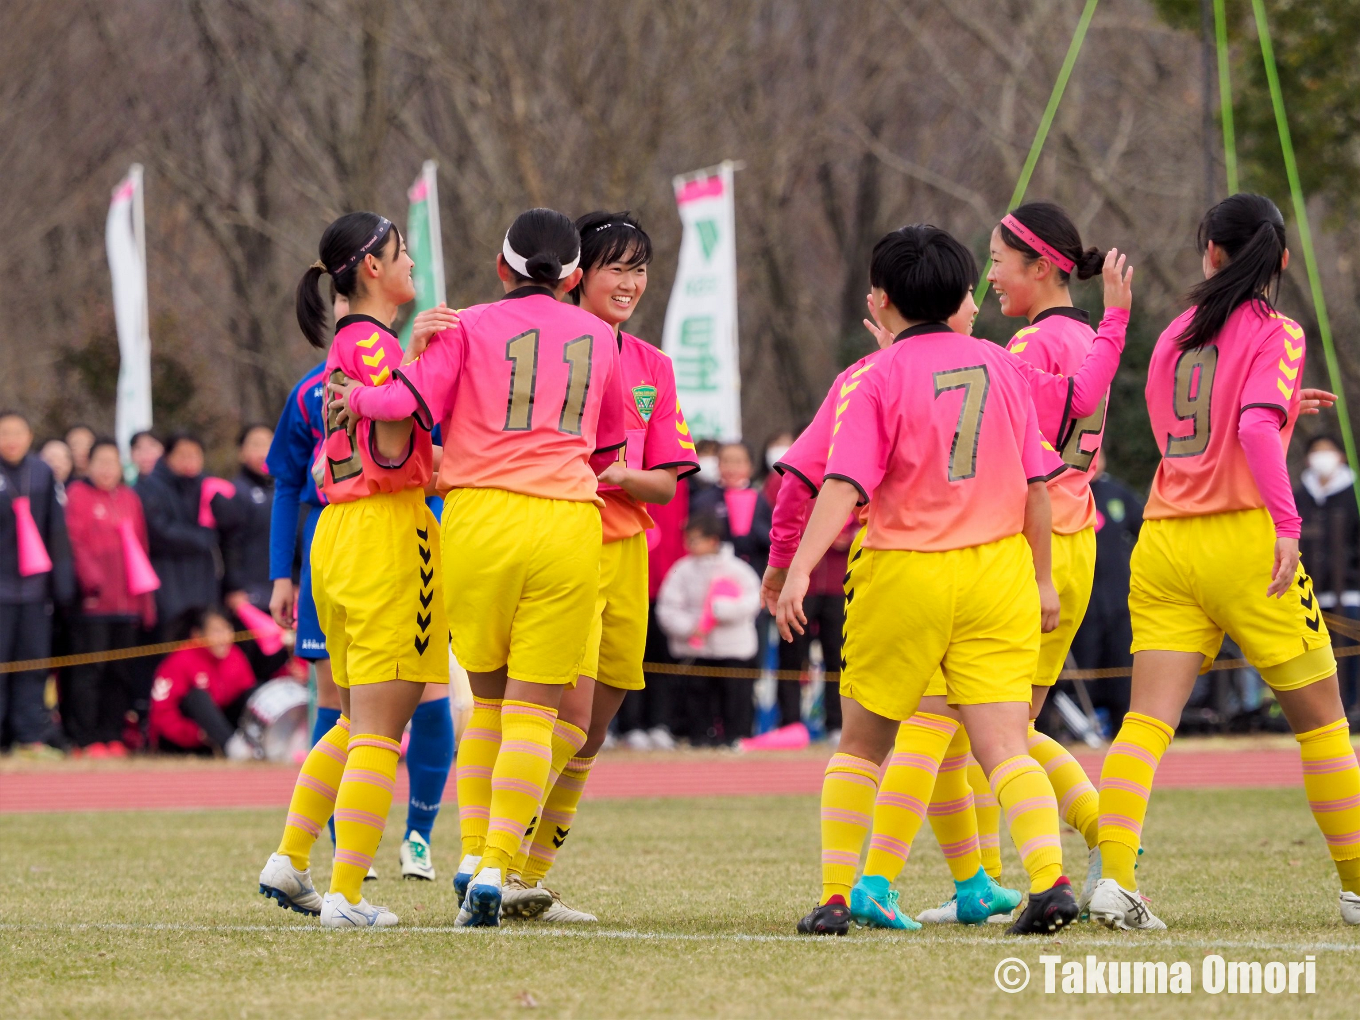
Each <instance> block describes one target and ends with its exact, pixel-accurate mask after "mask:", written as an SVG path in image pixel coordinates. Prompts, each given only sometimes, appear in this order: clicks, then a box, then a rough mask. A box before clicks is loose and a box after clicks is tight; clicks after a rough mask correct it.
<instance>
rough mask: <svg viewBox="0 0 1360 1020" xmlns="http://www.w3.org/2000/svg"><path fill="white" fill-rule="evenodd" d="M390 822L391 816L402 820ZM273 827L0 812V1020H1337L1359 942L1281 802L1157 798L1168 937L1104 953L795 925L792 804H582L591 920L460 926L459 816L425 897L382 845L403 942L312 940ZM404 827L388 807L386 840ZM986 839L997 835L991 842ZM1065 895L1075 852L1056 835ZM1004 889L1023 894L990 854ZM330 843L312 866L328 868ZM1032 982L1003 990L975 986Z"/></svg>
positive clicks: (1311, 838)
mask: <svg viewBox="0 0 1360 1020" xmlns="http://www.w3.org/2000/svg"><path fill="white" fill-rule="evenodd" d="M403 810H404V807H403ZM283 815H284V812H283V811H282V810H281V809H279V810H241V811H218V812H212V813H207V812H202V813H200V812H180V813H170V812H162V813H151V812H146V813H124V814H65V815H9V816H0V1016H3V1017H24V1018H26V1017H85V1016H101V1017H123V1016H127V1017H224V1018H228V1017H229V1018H232V1020H237V1018H248V1017H304V1016H305V1017H351V1016H353V1017H361V1016H362V1017H388V1016H390V1017H403V1018H410V1017H422V1016H525V1015H526V1014H530V1013H533V1014H537V1015H544V1016H606V1017H615V1016H628V1017H633V1016H637V1017H645V1016H734V1017H741V1016H759V1017H794V1016H817V1017H821V1016H835V1017H840V1016H874V1017H878V1016H929V1017H956V1016H957V1017H971V1016H980V1015H986V1016H1017V1017H1019V1016H1035V1015H1043V1016H1078V1015H1086V1014H1088V1013H1090V1012H1091V1011H1092V1010H1094V1009H1099V1008H1109V1007H1117V1008H1118V1009H1119V1010H1120V1015H1127V1016H1132V1017H1143V1016H1195V1017H1218V1016H1232V1017H1238V1016H1240V1017H1254V1016H1262V1015H1268V1016H1275V1015H1278V1016H1290V1017H1292V1016H1310V1017H1333V1016H1334V1017H1353V1016H1355V1015H1356V1014H1357V1012H1358V1011H1360V1007H1357V1002H1358V1001H1360V929H1354V928H1346V927H1345V926H1343V925H1342V924H1341V922H1340V920H1339V916H1338V913H1337V907H1336V890H1337V884H1336V880H1335V875H1334V873H1333V871H1332V868H1331V865H1330V862H1329V861H1328V860H1327V855H1326V852H1325V849H1324V847H1323V844H1322V840H1321V837H1320V836H1319V835H1318V833H1317V830H1316V829H1315V828H1314V826H1313V822H1312V819H1311V817H1310V816H1309V814H1308V812H1307V808H1306V806H1305V803H1304V799H1303V793H1302V791H1301V790H1268V791H1216V792H1184V791H1166V792H1161V793H1159V794H1158V796H1157V797H1156V798H1155V799H1154V801H1153V805H1152V813H1151V816H1150V819H1149V824H1148V827H1147V831H1146V833H1145V835H1146V838H1147V843H1148V845H1149V846H1150V847H1151V848H1152V852H1151V853H1150V854H1149V856H1147V857H1144V858H1143V860H1144V861H1145V864H1144V865H1143V868H1142V870H1141V871H1140V875H1145V876H1146V877H1145V878H1144V879H1143V885H1144V890H1145V891H1146V892H1147V893H1148V894H1149V895H1150V896H1152V897H1153V906H1154V909H1155V910H1156V911H1157V912H1158V913H1159V914H1160V916H1161V917H1162V918H1163V919H1164V920H1166V921H1167V923H1168V924H1169V926H1170V931H1169V932H1166V933H1162V934H1160V935H1156V936H1151V935H1149V936H1136V935H1127V934H1126V935H1122V936H1115V935H1113V934H1111V933H1108V932H1106V931H1104V930H1103V929H1100V928H1096V927H1093V926H1090V925H1081V926H1079V927H1077V928H1075V929H1071V930H1069V931H1067V932H1064V933H1062V934H1061V936H1060V937H1059V938H1058V939H1056V940H1054V939H1015V938H1010V937H1007V936H1005V935H1004V934H1002V932H1003V931H1004V929H1002V928H1000V927H999V926H988V927H986V928H983V929H977V928H952V929H949V930H941V929H938V928H927V929H925V930H923V931H921V932H917V933H910V934H889V933H885V932H855V931H852V933H851V935H850V936H849V937H848V938H844V939H826V938H823V939H812V938H807V937H798V936H795V935H794V934H793V923H794V921H795V920H796V919H797V918H798V917H799V916H800V915H801V914H802V913H804V912H805V911H806V910H807V909H808V908H809V907H810V905H811V904H812V903H813V900H814V897H815V894H816V888H817V887H816V880H817V865H816V861H817V856H818V839H817V828H816V818H817V812H816V802H815V800H814V799H813V798H810V797H768V798H758V797H750V798H737V797H733V798H722V799H711V800H706V801H697V800H694V801H678V800H670V801H662V800H658V801H603V802H590V803H587V804H586V805H585V806H584V808H583V809H582V812H581V815H580V819H579V821H578V825H577V828H576V831H575V832H574V833H573V836H572V842H571V843H570V844H569V845H568V848H567V849H566V850H565V851H564V852H563V855H562V860H561V863H560V865H559V867H558V869H557V870H556V871H555V872H554V874H553V882H554V884H555V885H556V887H557V888H559V889H560V890H561V891H563V892H564V894H565V895H566V898H567V902H569V903H571V904H573V905H577V906H581V907H584V908H587V909H590V910H592V911H594V912H596V913H598V914H599V915H600V917H601V918H603V919H604V920H603V923H601V924H600V925H598V926H590V927H588V928H579V929H574V930H570V931H568V930H561V929H558V930H549V929H545V928H543V927H541V926H538V925H536V924H534V923H533V922H524V923H518V924H513V925H510V924H507V925H506V926H505V927H503V928H502V929H501V930H499V931H493V930H477V931H455V930H454V929H452V928H451V927H450V925H451V924H452V921H453V917H454V914H455V913H456V906H455V903H454V899H453V893H452V890H451V888H450V886H449V884H448V879H449V878H450V877H451V876H452V872H453V870H454V867H455V865H456V859H457V857H456V854H457V848H456V838H455V837H456V830H457V819H456V815H455V812H454V811H452V810H446V811H445V812H444V814H443V815H442V816H441V818H440V823H439V828H438V830H437V831H436V836H435V857H436V863H437V865H438V867H439V869H440V871H441V880H440V881H439V882H438V883H436V884H434V885H429V884H425V883H404V882H402V881H400V880H399V879H396V878H395V877H394V876H395V874H396V871H397V865H396V847H395V845H394V844H393V843H392V842H391V841H390V840H389V842H388V843H387V844H385V845H384V847H383V848H382V849H381V850H380V852H379V862H378V863H379V867H380V870H381V871H382V873H383V876H384V877H383V880H382V881H380V882H378V883H376V885H375V884H374V883H368V884H367V886H366V889H367V891H368V895H369V897H370V898H371V899H373V900H375V901H378V902H385V903H387V904H388V905H390V906H392V907H393V908H394V909H395V910H396V911H397V912H398V914H400V916H401V918H402V926H401V927H399V928H396V929H392V930H389V931H385V932H323V931H322V930H320V929H319V928H318V927H317V926H316V924H315V922H314V921H309V920H308V919H304V918H303V917H301V915H298V914H294V913H292V912H288V911H282V910H280V909H279V908H278V907H276V906H275V905H274V904H273V903H272V902H269V901H266V900H265V899H264V898H263V897H261V896H259V895H258V894H257V893H256V891H255V885H256V883H255V877H256V875H257V873H258V871H259V867H260V865H261V863H262V862H263V860H264V858H265V856H267V854H268V853H269V851H270V850H272V849H273V847H274V844H275V841H276V839H277V833H278V826H279V825H280V824H281V822H282V820H283ZM400 824H401V815H400V813H399V812H396V811H394V812H393V815H392V822H391V827H390V828H389V833H391V834H393V835H395V833H396V831H397V828H398V826H400ZM1003 842H1004V840H1003ZM1066 846H1067V849H1068V852H1069V860H1070V861H1072V862H1074V864H1073V866H1072V867H1071V871H1072V872H1073V874H1074V879H1075V880H1076V882H1077V884H1078V885H1079V884H1080V880H1081V875H1082V874H1083V871H1084V867H1085V860H1084V859H1085V853H1084V848H1083V847H1082V846H1081V844H1080V840H1079V839H1078V838H1077V837H1076V836H1075V835H1074V834H1073V833H1068V834H1067V836H1066ZM1005 849H1006V853H1007V858H1006V869H1007V871H1006V877H1007V879H1009V880H1010V881H1011V882H1012V883H1013V884H1016V883H1019V882H1020V880H1021V877H1022V873H1021V871H1020V868H1019V865H1018V862H1017V861H1016V858H1015V856H1014V852H1013V850H1012V848H1011V847H1010V846H1009V844H1006V846H1005ZM329 855H330V849H329V843H328V842H325V841H323V846H322V848H321V849H320V850H319V852H318V854H317V858H316V860H315V861H314V863H315V865H316V868H315V872H316V875H317V882H318V885H321V886H322V887H323V888H324V885H323V882H324V879H325V877H326V875H327V874H328V872H329ZM901 888H902V890H903V897H902V898H903V903H904V905H905V906H906V907H907V908H908V909H909V910H910V911H911V912H913V913H915V912H916V911H918V910H920V909H922V908H924V907H926V906H933V905H935V903H937V902H938V901H939V900H940V899H941V898H942V896H943V894H945V893H946V892H947V889H948V879H947V873H946V871H945V869H944V864H943V859H942V858H941V856H940V853H939V850H938V849H937V847H936V846H935V843H934V840H933V838H932V837H931V836H930V834H929V830H928V829H926V830H925V832H923V834H922V836H921V838H920V839H919V840H918V841H917V849H916V853H915V854H914V856H913V858H912V860H911V862H910V863H909V864H908V866H907V869H906V872H905V873H904V875H903V879H902V883H901ZM1211 952H1217V953H1220V954H1221V955H1223V956H1225V957H1226V958H1228V959H1229V960H1234V959H1239V960H1260V961H1270V960H1282V961H1289V960H1301V959H1302V958H1303V956H1304V954H1305V953H1312V954H1314V955H1315V956H1316V957H1317V960H1316V966H1317V993H1316V994H1315V995H1306V996H1305V995H1293V996H1291V995H1288V994H1281V995H1265V994H1262V995H1256V996H1243V995H1228V994H1219V995H1210V994H1207V993H1205V992H1204V991H1203V990H1201V987H1200V985H1201V982H1200V967H1201V963H1202V960H1203V958H1204V956H1205V954H1207V953H1211ZM1042 953H1059V954H1062V955H1063V957H1064V959H1067V960H1070V959H1074V958H1078V959H1079V958H1082V957H1084V956H1085V954H1087V953H1094V954H1097V955H1098V957H1099V958H1100V959H1102V960H1167V961H1176V960H1185V961H1188V962H1189V963H1190V965H1191V969H1192V971H1193V976H1194V989H1195V990H1194V993H1193V994H1191V995H1188V996H1174V995H1168V996H1126V997H1124V1001H1121V1002H1118V1003H1111V1002H1108V1001H1107V1002H1105V1003H1100V1002H1095V1001H1091V1000H1092V997H1090V996H1083V995H1061V994H1058V995H1044V994H1043V991H1042V972H1041V971H1040V968H1039V963H1038V957H1039V956H1040V954H1042ZM1011 956H1014V957H1018V958H1020V959H1022V960H1024V961H1025V962H1026V963H1027V964H1028V965H1029V967H1030V969H1031V971H1032V972H1033V974H1034V978H1033V980H1032V981H1031V983H1030V985H1029V987H1028V988H1027V989H1026V990H1024V991H1023V992H1020V993H1018V994H1014V995H1008V994H1004V993H1002V992H1001V991H999V990H998V989H997V988H996V987H995V984H994V981H993V970H994V968H995V967H996V966H997V964H998V963H999V962H1000V961H1001V960H1002V959H1003V958H1006V957H1011Z"/></svg>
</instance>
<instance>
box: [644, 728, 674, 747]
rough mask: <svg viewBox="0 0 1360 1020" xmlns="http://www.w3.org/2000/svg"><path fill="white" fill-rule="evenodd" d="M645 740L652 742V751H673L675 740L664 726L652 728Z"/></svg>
mask: <svg viewBox="0 0 1360 1020" xmlns="http://www.w3.org/2000/svg"><path fill="white" fill-rule="evenodd" d="M647 739H648V740H650V741H651V742H652V750H654V751H674V750H675V738H674V737H673V736H671V731H670V730H668V729H667V728H666V727H665V726H653V727H652V728H651V729H650V730H648V731H647Z"/></svg>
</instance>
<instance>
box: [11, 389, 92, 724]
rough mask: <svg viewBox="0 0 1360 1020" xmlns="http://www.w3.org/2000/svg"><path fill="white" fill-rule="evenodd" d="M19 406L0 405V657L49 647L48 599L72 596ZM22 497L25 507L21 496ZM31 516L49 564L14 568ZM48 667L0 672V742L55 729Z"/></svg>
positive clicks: (47, 486) (42, 652) (49, 497)
mask: <svg viewBox="0 0 1360 1020" xmlns="http://www.w3.org/2000/svg"><path fill="white" fill-rule="evenodd" d="M32 445H33V432H32V430H31V429H30V428H29V425H28V420H27V419H26V418H25V417H24V416H23V415H21V414H19V413H18V412H17V411H5V412H0V662H20V661H23V660H26V659H43V658H46V657H47V656H48V655H50V654H51V648H52V605H53V603H54V602H55V603H59V604H61V605H69V604H70V603H71V602H72V601H74V599H75V572H74V570H73V568H72V566H71V548H70V544H69V542H68V540H67V536H66V518H65V513H64V511H63V509H62V504H61V501H60V498H59V490H58V486H57V483H56V480H55V479H54V478H53V476H52V469H51V468H49V467H48V466H47V465H46V464H44V463H43V462H42V460H40V459H39V458H38V457H35V456H34V455H33V454H32V453H31V452H30V448H31V447H32ZM23 499H26V500H27V501H28V514H27V515H25V514H24V513H23V510H22V504H21V503H20V502H19V501H20V500H23ZM29 515H31V518H32V521H33V524H34V525H35V526H36V528H37V533H38V537H39V538H40V539H41V541H42V544H43V546H44V548H45V550H46V553H47V557H48V558H49V559H50V560H51V561H52V565H51V569H49V570H41V571H32V570H31V568H30V572H29V573H28V574H27V575H25V574H21V573H20V562H19V527H20V520H21V518H22V517H23V516H29ZM46 683H47V671H46V670H28V671H25V672H21V673H4V674H0V744H3V745H9V744H11V743H13V744H17V745H19V746H20V747H23V748H28V749H38V748H41V747H42V746H43V743H44V741H46V740H48V739H50V738H53V737H55V736H56V731H55V727H54V726H53V724H52V716H51V713H50V712H48V710H47V707H46V705H45V703H44V701H43V689H44V687H45V686H46Z"/></svg>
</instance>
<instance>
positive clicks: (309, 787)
mask: <svg viewBox="0 0 1360 1020" xmlns="http://www.w3.org/2000/svg"><path fill="white" fill-rule="evenodd" d="M348 745H349V720H348V719H346V718H345V717H344V716H343V715H342V716H341V717H340V718H339V720H338V721H337V722H336V724H335V725H334V726H332V727H331V728H330V729H329V730H327V731H326V735H325V736H323V737H322V738H321V739H320V740H318V741H317V742H316V744H315V745H313V747H312V749H311V751H309V752H308V753H307V760H306V761H304V762H303V763H302V771H301V772H299V773H298V777H297V782H296V783H294V784H293V799H292V800H291V801H290V802H289V803H288V821H287V822H286V823H285V824H284V827H283V839H281V840H280V841H279V851H278V852H279V853H281V854H287V855H288V858H289V860H291V861H292V862H293V867H295V868H297V869H298V871H306V870H307V869H308V868H309V867H311V857H312V844H314V843H315V842H316V837H317V836H318V835H320V834H321V827H322V826H324V825H325V824H326V822H327V820H328V819H329V818H330V816H331V812H332V811H334V810H335V793H336V790H338V789H339V787H340V777H341V776H342V775H343V774H344V771H345V754H346V751H345V749H346V747H347V746H348Z"/></svg>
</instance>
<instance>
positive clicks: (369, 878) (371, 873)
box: [364, 864, 378, 882]
mask: <svg viewBox="0 0 1360 1020" xmlns="http://www.w3.org/2000/svg"><path fill="white" fill-rule="evenodd" d="M377 880H378V871H377V869H376V868H374V867H373V865H371V864H370V865H369V866H368V874H367V875H365V876H364V881H365V882H376V881H377Z"/></svg>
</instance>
